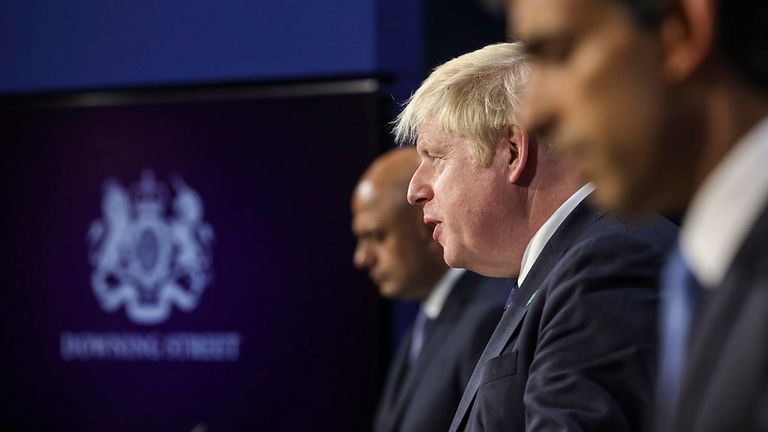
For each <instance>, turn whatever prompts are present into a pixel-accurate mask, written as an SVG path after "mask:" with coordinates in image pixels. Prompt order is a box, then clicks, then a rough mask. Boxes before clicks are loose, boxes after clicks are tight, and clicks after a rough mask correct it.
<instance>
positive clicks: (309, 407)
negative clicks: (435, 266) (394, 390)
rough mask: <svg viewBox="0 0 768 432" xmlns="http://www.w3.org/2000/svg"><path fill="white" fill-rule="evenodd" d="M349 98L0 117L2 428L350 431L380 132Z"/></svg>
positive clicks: (367, 322) (357, 91)
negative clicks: (355, 233) (366, 204)
mask: <svg viewBox="0 0 768 432" xmlns="http://www.w3.org/2000/svg"><path fill="white" fill-rule="evenodd" d="M348 84H349V85H347V84H345V83H335V84H329V85H323V84H318V85H306V84H305V85H300V86H298V87H296V86H294V87H291V86H276V87H269V88H254V89H248V90H243V91H239V90H235V89H228V90H226V92H225V93H227V94H225V95H220V94H218V93H217V92H210V91H205V92H202V93H201V92H200V91H195V90H190V91H188V92H174V93H172V94H169V95H163V94H160V93H149V96H148V95H146V94H144V95H140V96H138V97H137V96H136V95H134V94H132V93H130V92H127V93H122V94H117V95H116V97H114V96H115V95H112V96H110V97H109V98H106V99H104V98H101V97H96V96H94V95H74V96H73V97H69V98H66V99H64V100H63V101H62V100H56V101H55V102H56V103H54V104H53V105H50V104H49V105H43V106H40V105H36V104H32V105H28V106H23V105H20V104H19V103H18V102H19V101H15V102H14V103H13V104H8V103H6V104H5V105H4V106H2V107H0V140H2V146H0V148H1V149H2V150H0V153H2V155H1V156H2V160H1V161H0V181H1V183H0V185H1V188H2V189H1V190H2V196H1V197H2V212H1V213H2V214H1V215H0V230H1V231H0V233H1V234H2V239H3V245H2V247H1V248H2V251H3V253H2V255H1V256H0V258H2V260H3V262H2V265H1V266H0V268H2V269H3V272H2V278H3V281H2V285H3V288H2V294H0V300H2V303H1V305H0V324H2V332H3V338H2V342H3V355H2V356H0V358H1V359H0V369H2V374H3V376H2V389H3V390H2V393H1V394H0V398H1V399H2V408H0V409H2V418H1V419H0V429H3V430H51V431H54V430H55V431H69V430H73V431H74V430H76V431H107V430H108V431H115V432H119V431H191V430H196V431H204V430H208V431H241V430H254V431H256V430H258V431H278V430H279V431H310V430H311V431H323V430H328V431H360V430H365V429H366V428H367V427H368V422H369V420H370V415H371V411H372V409H373V406H374V404H375V402H376V384H377V376H376V374H377V371H378V370H379V368H380V365H379V364H377V362H378V358H379V356H378V344H379V342H380V341H379V340H378V337H379V333H380V332H379V328H378V327H377V326H378V324H377V323H378V317H377V310H378V308H377V298H376V295H375V292H374V290H373V289H372V287H371V284H370V282H369V281H368V280H367V278H366V277H365V275H364V274H361V273H360V272H358V271H356V270H355V269H354V268H353V267H352V264H351V262H352V250H353V246H354V240H353V238H352V236H351V233H350V215H349V198H350V193H351V191H352V188H353V186H354V184H355V181H356V179H357V177H358V176H359V175H360V174H361V173H362V171H363V169H364V168H365V166H366V165H367V164H368V163H369V162H370V160H371V158H372V157H373V156H374V155H375V154H376V153H377V150H378V146H379V144H378V138H379V133H380V130H381V128H382V125H381V124H380V115H379V96H378V94H377V92H376V85H375V84H376V83H375V82H374V81H365V80H363V81H359V82H352V83H348ZM152 95H154V96H152Z"/></svg>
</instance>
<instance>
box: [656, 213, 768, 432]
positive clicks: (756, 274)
mask: <svg viewBox="0 0 768 432" xmlns="http://www.w3.org/2000/svg"><path fill="white" fill-rule="evenodd" d="M767 245H768V210H766V211H764V212H763V214H762V216H761V217H760V218H759V219H758V221H757V223H756V224H755V225H754V226H753V228H752V229H751V232H750V233H749V235H748V236H747V239H746V240H745V242H744V244H743V245H742V246H741V248H740V250H739V252H737V254H736V256H735V257H734V260H733V262H732V264H731V265H730V267H729V269H728V271H727V272H726V276H725V279H724V280H723V283H722V284H721V286H719V287H717V288H716V289H715V290H714V291H712V292H711V293H709V299H707V302H706V307H705V308H704V309H703V311H702V312H701V314H700V315H699V319H698V321H697V323H696V325H695V328H694V329H693V331H692V342H691V348H690V351H689V354H690V355H689V359H690V360H689V362H688V365H687V368H686V374H685V376H684V378H683V385H682V387H681V390H680V398H679V400H680V402H679V404H678V407H677V410H676V412H675V413H674V414H673V419H672V421H671V423H670V424H668V428H667V430H669V431H675V432H686V431H697V432H710V431H712V432H714V431H718V432H731V431H734V432H750V431H768V246H767Z"/></svg>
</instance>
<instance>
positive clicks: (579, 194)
mask: <svg viewBox="0 0 768 432" xmlns="http://www.w3.org/2000/svg"><path fill="white" fill-rule="evenodd" d="M594 190H595V187H594V186H593V185H592V184H591V183H587V184H585V185H584V186H582V187H581V189H579V190H577V191H576V193H574V194H573V195H571V197H570V198H568V199H567V200H565V202H564V203H562V204H561V205H560V207H559V208H558V209H557V210H555V212H554V213H552V216H550V217H549V219H547V221H546V222H544V224H543V225H542V226H541V227H540V228H539V229H538V230H537V231H536V234H534V235H533V237H531V241H529V242H528V246H526V248H525V252H524V253H523V261H522V263H521V264H520V276H518V277H517V286H521V285H522V284H523V281H524V280H525V277H526V276H527V275H528V272H529V271H530V270H531V267H533V263H535V262H536V260H537V259H538V258H539V255H540V254H541V251H542V250H544V246H545V245H546V244H547V242H548V241H549V239H550V238H551V237H552V235H553V234H554V233H555V231H557V229H558V228H560V225H561V224H562V223H563V221H564V220H565V218H567V217H568V215H569V214H571V212H572V211H573V209H575V208H576V206H578V205H579V204H580V203H581V202H582V201H583V200H584V198H586V197H587V196H588V195H589V194H591V193H592V191H594Z"/></svg>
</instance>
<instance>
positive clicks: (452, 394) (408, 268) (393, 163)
mask: <svg viewBox="0 0 768 432" xmlns="http://www.w3.org/2000/svg"><path fill="white" fill-rule="evenodd" d="M418 165H419V158H418V155H417V154H416V151H415V150H414V149H412V148H407V149H397V150H392V151H390V152H388V153H386V154H385V155H384V156H382V157H380V158H379V159H377V160H376V161H375V162H374V163H373V164H372V165H371V167H370V168H369V169H368V170H367V171H366V172H365V174H364V175H363V177H362V178H361V179H360V181H359V183H358V185H357V187H356V189H355V192H354V195H353V197H352V213H353V223H352V230H353V232H354V234H355V236H356V237H357V240H358V242H357V248H356V249H355V256H354V262H355V265H356V266H357V267H358V268H360V269H367V270H368V272H369V274H370V276H371V279H373V281H374V282H375V283H376V285H377V286H378V288H379V292H380V293H381V295H382V296H383V297H385V298H391V299H401V300H419V301H421V302H422V303H421V307H420V309H419V313H418V315H417V317H416V322H415V324H414V326H413V328H412V330H411V331H410V332H409V334H408V336H407V337H406V338H405V340H404V343H403V344H402V345H401V346H400V348H399V350H398V352H397V354H396V355H395V358H394V361H393V364H392V366H391V367H390V370H389V374H388V376H387V382H386V384H385V388H384V393H383V395H382V398H381V402H380V404H379V408H378V411H377V414H376V420H375V424H374V430H375V431H376V432H385V431H393V432H394V431H404V432H405V431H409V432H429V431H440V432H444V431H445V430H447V429H448V426H449V425H450V422H451V419H452V418H453V412H454V411H455V410H456V407H457V406H458V404H459V399H460V398H461V395H462V393H463V391H464V387H465V386H466V384H467V381H469V376H470V374H471V373H472V370H473V369H474V367H475V363H476V362H477V359H478V357H480V353H481V352H482V350H483V347H484V346H485V343H486V342H487V341H488V338H489V337H490V335H491V332H493V329H494V327H495V326H496V323H497V322H498V320H499V317H500V316H501V312H502V310H503V307H504V299H505V298H506V295H507V292H508V290H509V286H510V282H509V281H507V280H493V279H488V278H483V277H481V276H478V275H476V274H474V273H471V272H467V271H464V270H457V269H450V270H449V269H448V267H447V266H446V265H445V263H444V262H443V258H442V248H441V247H440V245H439V244H438V243H437V242H436V241H434V240H433V239H432V236H431V234H432V230H431V229H429V228H428V227H427V226H425V225H424V224H423V223H422V213H421V210H419V209H417V208H414V207H411V206H409V205H408V202H407V201H406V192H407V190H408V181H409V180H410V178H411V175H412V174H413V172H414V171H415V170H416V167H418ZM512 284H514V282H512Z"/></svg>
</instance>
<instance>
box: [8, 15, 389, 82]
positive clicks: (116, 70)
mask: <svg viewBox="0 0 768 432" xmlns="http://www.w3.org/2000/svg"><path fill="white" fill-rule="evenodd" d="M376 31H377V30H376V2H375V1H374V0H334V1H332V2H318V1H309V0H258V1H254V0H221V1H210V2H206V1H185V0H164V1H146V0H140V1H115V0H112V1H104V0H72V1H66V2H60V1H52V0H47V1H43V0H36V1H35V0H8V1H3V2H0V59H2V60H0V62H2V63H0V93H13V92H26V91H45V90H67V89H81V88H94V87H114V86H135V85H155V84H159V85H162V84H189V83H203V82H223V81H236V80H263V79H275V78H278V79H286V78H303V77H317V76H328V75H351V74H367V73H372V72H375V71H376V69H377V58H378V53H377V40H376V39H377V38H376Z"/></svg>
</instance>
